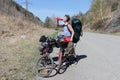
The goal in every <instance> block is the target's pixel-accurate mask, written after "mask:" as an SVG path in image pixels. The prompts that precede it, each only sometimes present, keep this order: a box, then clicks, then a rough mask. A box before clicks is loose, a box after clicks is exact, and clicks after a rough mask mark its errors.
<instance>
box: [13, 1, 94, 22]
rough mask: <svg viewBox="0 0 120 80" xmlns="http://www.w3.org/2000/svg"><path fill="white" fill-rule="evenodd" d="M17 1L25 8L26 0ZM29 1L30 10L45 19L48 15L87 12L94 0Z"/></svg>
mask: <svg viewBox="0 0 120 80" xmlns="http://www.w3.org/2000/svg"><path fill="white" fill-rule="evenodd" d="M15 1H16V2H17V3H19V4H20V5H22V6H23V7H24V8H25V3H24V2H25V1H26V0H15ZM28 2H29V8H28V10H29V11H31V12H32V13H33V14H34V15H35V16H38V17H39V18H40V19H41V20H42V21H44V20H45V18H46V17H47V16H49V17H52V16H55V17H64V15H65V14H69V15H70V16H73V15H75V14H77V13H79V12H82V13H86V12H87V11H88V10H89V8H90V6H91V2H92V0H28Z"/></svg>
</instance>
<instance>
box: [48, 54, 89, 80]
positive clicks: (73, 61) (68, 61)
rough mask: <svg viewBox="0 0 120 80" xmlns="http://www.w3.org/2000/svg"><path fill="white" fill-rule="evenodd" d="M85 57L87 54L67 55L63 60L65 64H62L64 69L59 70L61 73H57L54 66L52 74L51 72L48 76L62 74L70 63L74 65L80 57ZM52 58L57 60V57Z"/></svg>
mask: <svg viewBox="0 0 120 80" xmlns="http://www.w3.org/2000/svg"><path fill="white" fill-rule="evenodd" d="M85 58H87V55H77V56H76V57H73V56H69V57H68V58H67V59H66V60H65V63H66V65H63V68H64V71H63V72H61V73H60V72H59V73H58V71H57V69H56V68H54V70H53V71H54V72H53V74H51V75H50V76H49V78H50V77H54V76H55V75H57V74H63V73H64V72H65V71H66V70H67V69H68V68H69V67H70V66H71V65H72V64H76V65H77V63H78V62H79V61H80V60H81V59H85ZM53 60H54V61H57V60H58V57H53Z"/></svg>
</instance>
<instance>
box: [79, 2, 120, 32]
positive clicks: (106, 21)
mask: <svg viewBox="0 0 120 80" xmlns="http://www.w3.org/2000/svg"><path fill="white" fill-rule="evenodd" d="M78 16H79V17H80V18H81V20H82V21H83V24H84V30H86V31H94V32H100V33H117V32H120V0H93V1H92V5H91V7H90V9H89V10H88V11H87V13H85V14H81V13H80V14H78Z"/></svg>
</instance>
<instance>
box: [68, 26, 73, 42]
mask: <svg viewBox="0 0 120 80" xmlns="http://www.w3.org/2000/svg"><path fill="white" fill-rule="evenodd" d="M68 29H69V30H70V32H71V33H72V35H71V41H73V36H74V30H73V28H72V26H71V25H70V24H68Z"/></svg>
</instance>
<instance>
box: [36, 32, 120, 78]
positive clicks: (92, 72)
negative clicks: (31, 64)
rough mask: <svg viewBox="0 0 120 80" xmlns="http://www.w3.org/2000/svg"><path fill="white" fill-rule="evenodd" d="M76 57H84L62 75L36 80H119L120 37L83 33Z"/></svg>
mask: <svg viewBox="0 0 120 80" xmlns="http://www.w3.org/2000/svg"><path fill="white" fill-rule="evenodd" d="M76 53H77V55H85V56H87V57H86V58H83V59H80V61H79V62H78V64H77V65H75V64H73V65H71V66H70V67H69V68H68V69H67V71H66V72H65V73H64V74H57V75H56V76H54V77H51V78H48V79H43V78H38V77H37V80H120V37H118V36H111V35H103V34H95V33H84V37H83V38H82V39H81V41H80V42H79V43H78V44H77V47H76Z"/></svg>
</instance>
